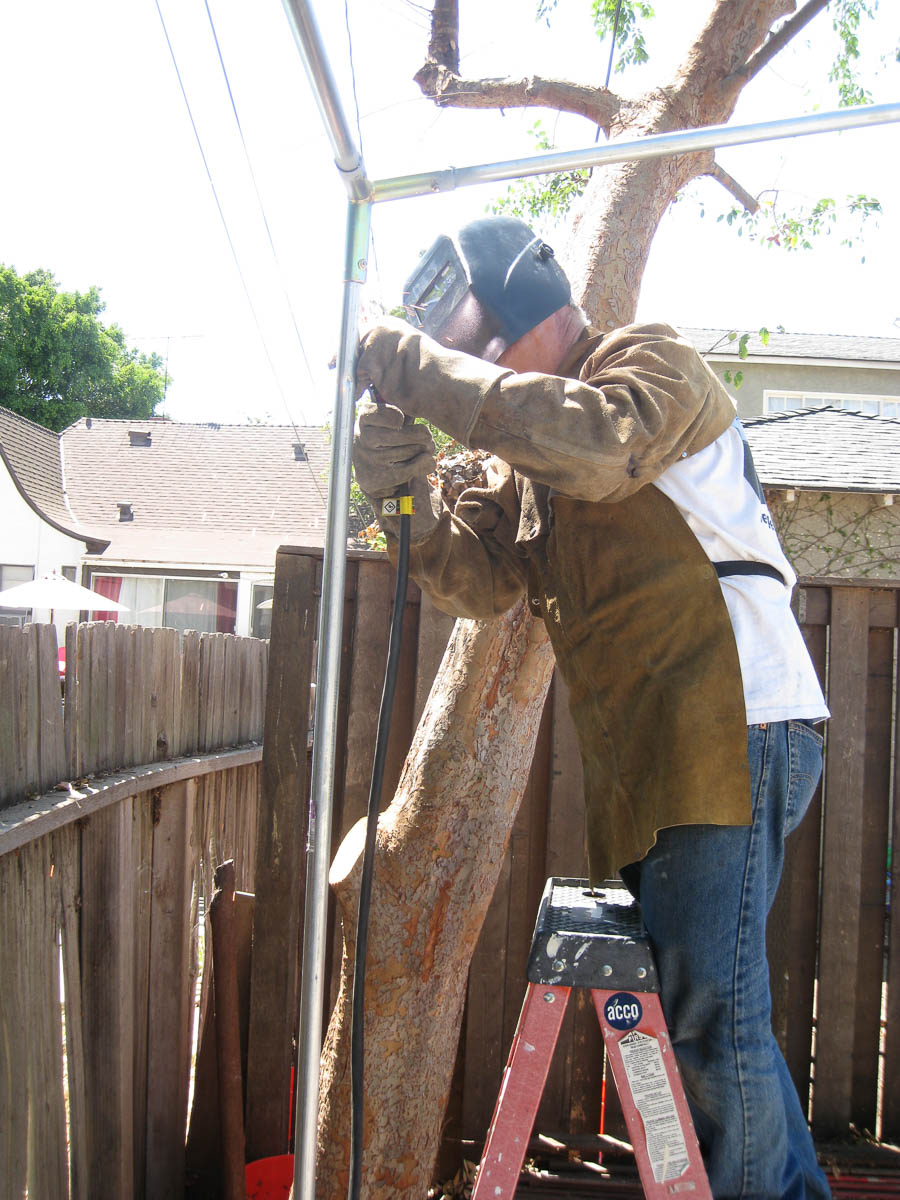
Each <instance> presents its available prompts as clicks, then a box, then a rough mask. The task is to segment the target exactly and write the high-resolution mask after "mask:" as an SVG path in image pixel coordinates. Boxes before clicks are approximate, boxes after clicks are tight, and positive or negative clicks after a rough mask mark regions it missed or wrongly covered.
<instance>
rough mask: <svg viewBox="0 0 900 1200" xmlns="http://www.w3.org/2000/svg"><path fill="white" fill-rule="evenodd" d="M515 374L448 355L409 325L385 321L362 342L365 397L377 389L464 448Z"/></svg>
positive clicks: (359, 364) (360, 378)
mask: <svg viewBox="0 0 900 1200" xmlns="http://www.w3.org/2000/svg"><path fill="white" fill-rule="evenodd" d="M511 374H512V372H511V371H510V370H508V369H506V368H504V367H497V366H494V365H493V364H492V363H488V362H484V361H483V360H482V359H480V358H473V357H472V356H471V355H468V354H460V353H459V352H458V351H455V350H447V349H445V348H444V347H443V346H441V345H440V344H439V343H438V342H436V341H434V339H433V338H430V337H428V336H427V335H426V334H424V333H421V332H419V330H417V329H414V328H413V327H412V325H410V324H408V323H407V322H406V321H400V320H397V319H396V318H393V317H383V318H382V319H381V320H380V321H379V322H378V324H377V325H373V326H371V327H370V328H368V329H366V330H365V331H364V332H363V334H362V337H361V339H360V343H359V352H358V354H357V359H356V379H357V386H358V388H359V392H360V393H361V392H362V391H364V390H365V388H367V387H372V388H374V389H375V390H376V391H377V392H378V393H379V394H380V395H381V396H382V397H383V398H384V399H385V400H386V401H387V402H388V403H389V404H395V405H396V406H397V407H398V408H400V409H402V410H403V412H404V413H406V414H407V415H408V416H412V417H425V418H426V420H428V421H431V423H432V424H433V425H437V427H438V428H439V429H443V430H444V432H445V433H449V434H450V436H451V437H453V438H455V439H456V440H457V441H458V442H462V443H463V445H466V446H471V445H472V440H471V436H470V435H471V432H472V428H473V426H474V424H475V422H476V420H477V418H478V414H479V412H480V411H481V407H482V405H483V403H484V400H485V398H486V396H487V395H488V393H489V392H490V391H491V389H492V388H494V387H495V386H496V385H497V384H498V383H499V382H500V381H501V380H502V379H504V378H505V377H506V376H508V375H511Z"/></svg>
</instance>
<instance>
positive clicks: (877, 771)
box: [852, 593, 894, 1132]
mask: <svg viewBox="0 0 900 1200" xmlns="http://www.w3.org/2000/svg"><path fill="white" fill-rule="evenodd" d="M874 594H875V593H872V595H873V596H874ZM893 659H894V631H893V630H892V629H878V628H870V629H869V680H868V690H867V698H866V748H865V772H864V781H863V828H862V873H861V876H860V892H859V901H860V918H859V961H858V964H857V972H856V987H855V992H856V997H857V1005H856V1028H855V1031H854V1037H853V1102H852V1119H853V1123H854V1125H856V1127H857V1128H858V1129H868V1130H869V1131H871V1132H874V1130H875V1121H876V1107H877V1104H876V1101H877V1093H878V1073H879V1058H878V1052H879V1044H880V1041H881V985H882V975H883V971H884V951H885V945H884V933H885V916H886V911H885V886H886V882H887V870H888V863H889V859H888V834H889V825H890V779H891V740H892V738H891V732H892V731H891V716H892V713H891V707H892V691H893V683H894V680H893V675H894V661H893Z"/></svg>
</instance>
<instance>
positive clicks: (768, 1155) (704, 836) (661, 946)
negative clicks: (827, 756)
mask: <svg viewBox="0 0 900 1200" xmlns="http://www.w3.org/2000/svg"><path fill="white" fill-rule="evenodd" d="M701 736H702V734H701ZM748 753H749V763H750V784H751V789H752V798H753V823H752V824H751V825H749V826H719V825H681V826H677V827H675V828H672V829H663V830H661V831H660V833H659V837H658V840H657V843H656V845H655V846H654V847H653V849H652V850H651V851H650V852H649V854H648V855H647V856H646V858H644V859H642V860H641V862H638V863H633V864H632V865H631V866H629V867H626V868H625V869H624V870H623V871H622V878H623V879H624V880H625V883H626V884H627V886H628V887H629V888H630V890H631V891H632V892H633V893H634V894H635V895H636V896H637V898H638V899H639V900H640V903H641V910H642V912H643V915H644V923H645V925H646V927H647V931H648V933H649V935H650V939H651V941H652V943H653V948H654V952H655V955H656V963H657V968H658V971H659V977H660V986H661V997H660V998H661V1001H662V1006H663V1011H664V1012H665V1015H666V1020H667V1022H668V1026H669V1032H670V1034H671V1037H672V1042H673V1045H674V1048H675V1056H676V1059H677V1061H678V1066H679V1069H680V1071H681V1075H682V1079H683V1082H684V1086H685V1091H686V1092H687V1096H688V1100H689V1103H690V1107H691V1112H692V1114H693V1118H694V1127H695V1129H696V1132H697V1137H698V1140H699V1142H700V1147H701V1150H702V1151H703V1157H704V1159H705V1161H706V1167H707V1172H708V1174H709V1182H710V1187H711V1188H712V1193H713V1196H715V1197H716V1200H725V1198H726V1197H727V1198H731V1197H741V1200H805V1198H807V1197H828V1196H830V1194H831V1193H830V1191H829V1188H828V1183H827V1181H826V1179H825V1176H824V1174H823V1173H822V1171H821V1170H820V1169H819V1167H818V1165H817V1163H816V1155H815V1149H814V1147H813V1143H812V1139H811V1137H810V1134H809V1129H808V1127H807V1123H806V1117H805V1115H804V1110H803V1108H802V1107H801V1105H800V1102H799V1100H798V1098H797V1092H796V1090H795V1088H794V1085H793V1082H792V1081H791V1078H790V1075H789V1074H788V1070H787V1066H786V1064H785V1061H784V1058H783V1056H782V1054H781V1051H780V1050H779V1048H778V1045H777V1043H776V1041H775V1038H774V1036H773V1034H772V1025H771V997H770V994H769V968H768V963H767V961H766V916H767V914H768V912H769V909H770V908H771V906H772V901H773V900H774V898H775V892H776V890H777V888H778V882H779V879H780V878H781V869H782V865H783V862H784V839H785V837H786V836H787V834H789V833H790V832H791V831H792V830H793V829H795V828H796V827H797V826H798V825H799V824H800V821H801V819H802V817H803V815H804V813H805V812H806V809H807V807H808V806H809V802H810V799H811V798H812V795H813V792H814V791H815V787H816V783H817V782H818V779H819V775H820V773H821V770H822V738H821V736H820V735H819V733H818V732H817V731H816V730H815V729H813V727H812V726H811V725H810V724H809V723H808V722H805V721H780V722H771V723H769V724H768V725H752V726H750V728H749V730H748Z"/></svg>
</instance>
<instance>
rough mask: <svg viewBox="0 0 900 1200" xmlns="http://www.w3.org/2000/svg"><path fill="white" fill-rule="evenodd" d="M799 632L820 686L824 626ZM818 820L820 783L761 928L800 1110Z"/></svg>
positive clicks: (811, 985) (806, 1064) (805, 1093)
mask: <svg viewBox="0 0 900 1200" xmlns="http://www.w3.org/2000/svg"><path fill="white" fill-rule="evenodd" d="M803 636H804V640H805V642H806V647H807V650H808V651H809V653H810V657H811V659H812V661H813V665H814V666H815V668H816V671H817V673H818V676H819V680H820V682H821V684H822V687H823V690H824V687H825V683H826V679H825V674H826V671H825V666H826V649H827V630H826V628H825V626H823V625H814V626H807V627H804V629H803ZM821 824H822V785H821V782H820V784H819V787H818V788H817V790H816V794H815V796H814V797H813V799H812V801H811V803H810V806H809V811H808V812H807V814H806V817H805V818H804V820H803V822H802V824H801V825H800V827H799V829H797V830H796V832H795V833H793V834H792V835H791V837H790V838H789V839H788V842H787V845H786V847H785V863H784V872H783V878H782V883H781V887H780V889H779V891H778V894H777V896H776V899H775V904H774V905H773V908H772V912H771V914H770V917H769V924H768V930H767V941H768V953H769V968H770V972H769V973H770V983H771V991H772V1022H773V1028H774V1030H775V1035H776V1037H777V1039H778V1042H779V1045H780V1046H781V1049H782V1052H783V1053H784V1056H785V1060H786V1062H787V1065H788V1070H789V1071H790V1073H791V1078H792V1079H793V1081H794V1086H795V1087H796V1089H797V1094H798V1095H799V1096H800V1100H801V1104H802V1106H803V1110H804V1112H805V1111H806V1109H807V1106H808V1103H809V1087H810V1054H811V1036H810V1031H811V1029H812V1021H813V995H814V990H815V974H816V951H817V939H818V910H819V841H820V835H821Z"/></svg>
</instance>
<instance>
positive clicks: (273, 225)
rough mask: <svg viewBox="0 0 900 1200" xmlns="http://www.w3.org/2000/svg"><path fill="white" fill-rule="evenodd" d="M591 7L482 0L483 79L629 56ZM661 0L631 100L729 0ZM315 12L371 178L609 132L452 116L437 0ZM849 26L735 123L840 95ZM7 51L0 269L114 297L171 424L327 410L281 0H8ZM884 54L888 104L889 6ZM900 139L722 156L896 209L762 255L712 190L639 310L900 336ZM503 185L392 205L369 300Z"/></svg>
mask: <svg viewBox="0 0 900 1200" xmlns="http://www.w3.org/2000/svg"><path fill="white" fill-rule="evenodd" d="M428 7H430V6H428ZM588 7H589V6H588V3H587V0H560V3H559V5H558V15H557V16H556V17H555V18H554V23H553V25H552V26H551V28H550V29H549V30H548V29H547V28H546V27H545V26H544V25H543V24H538V23H536V22H535V21H534V9H535V4H534V0H490V2H488V3H485V0H461V4H460V8H461V36H460V42H461V51H462V59H463V61H462V70H463V72H464V73H465V74H467V75H470V76H474V75H481V74H484V75H503V74H507V73H514V74H521V73H537V74H541V75H545V76H547V75H554V74H558V75H562V76H565V77H568V78H573V79H579V80H583V81H586V82H591V83H596V82H602V80H603V78H604V77H605V72H606V61H607V55H608V51H609V47H608V43H604V42H601V41H600V40H599V39H597V38H596V37H595V36H594V35H593V33H592V32H591V30H590V26H589V23H588V20H587V11H588ZM656 7H657V11H658V17H657V21H656V22H655V23H654V24H655V25H656V31H655V33H652V34H650V36H649V37H648V45H649V48H650V52H651V64H650V66H649V67H645V68H642V69H640V70H636V71H634V72H632V73H631V74H629V75H626V76H625V77H624V80H623V77H622V76H617V75H614V76H613V86H615V87H617V88H620V89H622V90H625V91H627V92H630V93H632V94H636V93H637V92H639V91H642V90H644V89H645V88H647V87H648V86H651V85H652V84H653V83H655V82H659V81H661V80H664V79H665V78H666V77H667V76H668V75H669V74H670V73H671V71H672V69H673V68H674V66H675V65H676V64H677V62H678V61H679V60H680V57H681V55H682V54H683V52H684V49H685V48H686V46H687V45H688V44H690V42H691V40H692V38H693V35H694V34H695V33H696V32H697V30H698V28H699V25H700V23H701V22H702V18H703V14H704V12H705V11H706V10H707V9H708V0H677V2H676V0H658V3H657V5H656ZM316 13H317V18H318V20H319V23H320V26H321V29H322V34H323V38H324V41H325V44H326V49H327V51H328V54H329V57H330V60H331V62H332V67H333V69H334V72H335V75H336V77H337V79H338V82H339V85H340V87H341V89H342V95H343V99H344V103H345V106H346V110H347V112H348V115H350V117H351V120H353V121H355V111H356V110H355V104H354V93H353V80H352V76H351V72H350V69H349V63H350V58H351V52H350V47H351V45H352V61H353V65H354V68H355V79H356V96H357V99H358V104H359V112H360V128H361V133H362V142H363V149H364V153H365V159H366V166H367V168H368V171H369V174H370V176H371V177H373V178H383V177H386V176H391V175H395V174H406V173H410V172H413V171H418V170H423V169H429V168H436V167H444V166H448V165H451V164H452V165H457V166H459V165H466V164H469V163H473V162H489V161H494V160H497V159H505V158H510V157H515V156H518V155H521V154H528V153H532V152H533V149H534V144H533V142H532V141H531V139H530V137H529V133H528V131H529V130H530V129H531V127H532V126H533V124H534V122H535V121H536V120H538V119H540V120H542V121H543V123H544V126H545V128H547V129H548V130H549V131H550V132H551V133H552V134H554V136H555V138H556V141H557V143H558V144H559V145H561V146H565V147H578V146H585V145H588V144H590V143H591V142H592V141H593V134H594V131H593V128H592V127H591V126H589V125H588V124H587V123H586V122H583V121H580V120H576V119H573V118H566V119H559V120H557V118H556V116H555V115H554V114H552V113H547V112H540V111H538V110H529V111H525V112H512V111H510V112H508V113H505V114H500V113H472V112H459V111H455V110H451V109H445V110H441V111H439V110H437V109H436V108H435V107H434V106H433V105H432V104H431V103H429V102H428V101H426V100H425V99H423V98H422V97H421V94H420V92H419V90H418V88H417V86H416V85H415V84H414V83H413V82H412V76H413V74H414V72H415V71H416V70H417V69H418V67H419V66H420V65H421V63H422V61H423V59H424V51H425V46H426V43H427V31H428V17H427V12H426V5H425V4H424V3H423V4H419V3H416V2H414V0H348V5H347V9H346V14H345V7H344V5H343V4H341V3H338V2H336V0H331V2H330V3H325V2H324V0H319V3H318V4H317V5H316ZM160 14H161V16H162V19H161V17H160ZM210 17H211V18H212V20H210ZM163 21H164V22H165V27H166V30H167V32H168V38H169V39H170V42H171V46H172V50H173V51H174V55H175V60H176V62H177V66H178V71H179V73H180V76H181V84H183V87H184V90H185V92H186V95H187V100H188V102H189V104H190V109H191V113H192V116H193V122H194V124H195V125H196V129H197V133H198V134H199V139H200V142H201V143H202V147H203V155H201V152H200V150H199V149H198V145H197V139H196V137H195V134H194V131H193V129H192V124H191V118H190V117H189V115H188V108H187V106H186V104H185V99H184V97H183V95H182V91H181V85H180V84H179V78H178V75H177V74H176V70H175V67H174V66H173V62H172V57H171V55H170V51H169V46H168V44H167V40H166V33H165V32H164V28H163ZM348 24H349V36H348V28H347V26H348ZM830 24H831V22H830V17H829V16H828V14H827V13H826V14H822V15H820V16H819V17H817V18H816V20H815V21H814V22H813V23H812V24H811V25H810V26H809V27H808V33H807V35H806V36H801V38H800V39H799V41H798V44H797V47H796V48H795V49H794V50H792V51H791V52H790V53H789V54H788V55H787V56H782V57H779V58H778V59H777V60H776V61H775V63H774V64H773V66H772V67H771V68H769V69H767V70H766V71H765V72H763V73H762V74H761V75H760V76H759V77H758V79H757V80H755V81H754V82H753V84H751V86H750V87H749V88H748V89H747V90H746V92H745V96H744V97H743V98H742V101H741V105H740V107H739V110H738V113H737V117H736V119H737V120H740V121H752V120H764V119H772V118H776V117H780V116H789V115H795V114H800V113H805V112H812V111H814V110H815V109H817V108H818V109H826V108H834V107H836V106H837V105H836V99H835V97H834V95H833V93H832V92H830V91H829V90H828V88H827V86H826V84H825V76H826V74H827V69H828V63H829V61H830V56H831V53H832V50H833V47H834V35H833V34H832V33H831V28H830ZM213 28H214V29H215V34H216V36H217V38H218V50H217V46H216V40H215V39H214V36H213ZM0 40H2V44H3V46H4V67H3V71H2V72H0V104H2V111H3V112H4V114H5V116H4V121H3V123H2V129H0V144H2V148H3V163H4V167H5V171H4V184H3V187H2V189H0V262H4V263H7V264H10V265H12V266H14V267H15V268H16V269H17V270H19V271H20V272H25V271H28V270H31V269H33V268H36V267H46V268H48V269H49V270H51V271H53V272H54V274H55V275H56V277H57V279H58V280H59V282H60V283H61V285H62V286H63V287H65V288H67V289H81V290H84V289H86V288H88V287H89V286H91V285H96V286H98V287H99V288H100V289H101V291H102V293H103V297H104V299H105V301H106V304H107V311H106V314H105V317H106V319H108V320H111V321H112V320H114V321H117V322H118V323H119V324H120V325H121V326H122V327H123V329H124V330H125V333H126V337H127V339H128V341H129V343H130V344H132V345H135V346H137V347H138V348H139V349H142V350H146V351H149V350H155V351H157V352H158V353H160V354H161V355H163V356H164V357H165V356H166V355H168V364H169V369H170V371H171V374H172V378H173V381H174V382H173V383H172V386H171V388H170V390H169V393H168V396H167V402H166V406H165V411H166V413H167V414H168V415H169V416H171V417H173V418H175V419H179V420H190V421H208V420H218V421H222V422H234V421H243V420H246V419H247V418H248V417H254V418H261V419H264V420H270V421H274V422H278V423H286V422H287V421H288V420H293V421H295V422H297V423H320V422H322V421H324V420H326V419H327V414H328V411H329V410H330V408H331V406H332V404H333V401H334V386H335V381H334V375H333V373H330V372H329V371H328V369H327V363H328V361H329V359H331V357H332V356H333V354H334V352H335V350H336V347H337V325H338V315H339V293H340V286H341V274H342V258H343V237H344V221H345V214H346V199H345V193H344V190H343V187H342V185H341V184H340V182H339V181H338V179H337V177H336V172H335V170H334V167H333V164H332V161H331V155H330V149H329V145H328V142H327V139H326V137H325V135H324V132H323V130H322V125H321V121H320V118H319V115H318V111H317V109H316V107H315V104H314V102H313V99H312V93H311V90H310V87H309V84H308V82H307V79H306V75H305V72H304V70H303V66H302V63H301V59H300V56H299V53H298V52H297V50H296V47H295V46H294V43H293V39H292V36H291V33H290V30H289V27H288V22H287V19H286V17H285V15H284V12H283V9H282V7H281V4H280V3H279V2H278V0H256V2H255V3H253V4H248V3H247V2H246V0H159V7H158V8H157V4H156V0H79V3H77V4H73V3H71V0H7V2H6V3H5V4H3V5H2V6H0ZM863 42H864V46H865V47H866V58H865V80H864V81H865V82H866V83H867V84H868V86H869V87H870V89H871V90H872V92H873V95H874V98H875V100H876V101H880V102H887V101H891V100H898V99H900V87H898V83H900V67H898V65H897V63H896V61H895V59H896V53H897V48H898V45H900V5H897V4H896V3H891V4H887V3H883V4H882V6H881V8H880V9H879V11H878V14H877V17H876V23H875V25H874V26H873V27H872V28H865V27H864V29H863ZM219 51H220V52H221V56H222V60H223V61H224V65H225V69H226V71H227V79H228V84H229V85H230V89H231V95H230V96H229V88H228V86H227V85H226V81H225V75H224V74H223V71H222V66H221V64H220V61H219ZM883 57H886V59H887V65H886V66H884V67H883V66H882V62H881V60H882V58H883ZM232 99H233V102H234V105H235V107H236V109H237V114H238V118H239V120H240V131H239V129H238V125H237V122H236V120H235V115H234V111H233V109H232ZM241 131H242V134H243V144H242V138H241ZM244 144H245V145H246V149H247V155H248V156H249V166H248V158H247V157H246V156H245V150H244ZM898 151H900V126H897V125H893V126H887V127H884V128H881V129H876V130H866V131H858V132H848V133H843V134H836V135H822V136H817V137H814V138H805V139H797V140H793V141H791V142H785V143H780V144H778V145H774V146H773V145H768V146H761V147H748V148H734V149H731V150H728V151H723V152H722V154H721V156H720V159H721V162H722V165H723V166H724V167H725V168H726V169H727V170H729V171H730V172H731V173H732V174H733V175H734V176H736V177H737V178H738V179H739V180H740V182H741V183H742V184H743V185H744V186H745V187H746V188H747V189H748V190H749V191H750V192H752V193H757V192H760V191H761V190H762V189H764V188H767V187H773V186H774V187H777V188H778V189H779V191H780V197H781V200H782V201H783V202H785V203H787V202H788V201H789V200H792V199H801V200H803V199H806V200H811V199H816V198H818V197H820V196H824V195H828V196H833V197H834V198H835V199H836V200H842V199H843V198H844V197H845V196H846V195H847V194H848V193H865V194H869V195H874V196H877V197H878V198H879V199H880V200H881V202H882V204H883V206H884V213H883V216H882V217H881V218H880V221H879V224H878V227H877V228H875V227H870V228H868V230H867V232H866V234H865V237H864V240H863V242H856V243H855V244H854V246H853V247H852V248H850V249H848V248H845V247H841V246H840V245H839V242H840V234H836V235H833V236H832V237H830V238H828V239H823V240H822V241H821V242H820V243H819V244H818V245H817V246H816V249H815V250H814V251H812V252H800V253H794V254H784V253H778V252H777V251H774V250H769V251H767V250H765V249H763V248H762V247H760V246H755V245H748V244H747V242H746V239H738V238H737V237H735V235H734V232H733V231H730V230H727V229H726V228H725V226H724V224H718V223H717V222H716V217H717V216H718V214H719V213H720V212H722V211H724V210H726V209H728V208H729V207H731V203H732V201H731V198H730V197H729V195H727V194H726V193H725V192H724V191H723V190H722V189H721V188H719V187H718V185H715V184H713V183H711V182H704V183H703V184H701V185H698V186H697V188H696V190H695V193H694V198H693V199H690V198H689V199H686V200H685V201H684V202H682V203H679V204H677V205H676V206H675V207H674V209H673V210H672V211H671V213H670V214H669V215H667V217H666V219H665V221H664V223H663V226H662V227H661V229H660V232H659V234H658V235H657V239H656V241H655V243H654V248H653V252H652V254H651V259H650V264H649V266H648V269H647V273H646V276H645V282H644V287H643V290H642V294H641V301H640V307H639V317H641V318H646V319H663V320H668V321H670V322H672V323H674V324H680V325H709V326H716V327H724V326H728V327H731V328H740V329H758V328H759V327H760V326H761V325H767V326H769V327H770V328H775V327H776V326H779V325H783V326H784V327H785V328H786V329H788V330H790V331H792V332H832V333H857V334H862V333H867V334H873V335H880V336H886V337H890V336H895V337H897V336H900V327H898V324H897V322H898V319H900V299H898V296H897V278H898V265H900V263H898V250H897V239H898V231H900V171H898V168H897V163H898V161H900V153H898ZM204 156H205V161H204ZM210 178H211V180H212V185H214V187H215V195H214V193H213V186H211V183H210ZM505 187H506V185H501V186H500V187H499V188H498V187H479V188H474V189H466V190H465V191H461V192H458V193H455V194H452V195H442V196H438V197H425V198H422V199H417V200H410V201H395V202H392V203H389V204H385V205H379V206H376V208H375V213H374V221H373V227H374V256H373V260H372V262H373V266H372V269H371V270H370V281H369V285H368V287H367V297H368V302H369V303H371V304H372V305H377V304H379V303H383V304H384V305H385V306H387V307H391V306H392V305H393V304H395V303H396V302H397V299H398V293H399V289H400V285H401V283H402V280H403V278H404V276H405V275H406V273H407V271H408V269H409V267H410V265H411V264H412V263H413V262H414V261H415V259H416V257H417V255H418V253H419V252H420V251H421V250H422V249H424V248H425V247H426V246H427V245H428V244H429V243H430V242H431V240H432V238H433V236H434V235H435V233H436V232H438V231H440V229H441V228H442V227H452V226H453V225H455V224H457V223H459V222H460V221H463V220H466V219H470V218H471V217H474V216H478V215H481V214H482V213H483V212H484V211H485V208H486V206H487V205H488V204H489V203H490V202H491V199H492V197H493V196H495V195H496V194H497V193H498V191H499V192H503V191H505ZM257 193H258V195H257ZM698 200H699V201H702V203H703V207H704V210H705V214H706V215H705V217H704V218H703V219H702V220H701V219H700V217H699V205H698V203H697V201H698ZM219 207H221V210H222V214H223V215H224V219H225V224H224V225H223V220H222V217H220V214H219ZM225 225H227V233H226V229H225ZM270 237H271V241H272V243H273V244H274V247H275V251H274V253H273V250H272V247H271V246H270V241H269V239H270ZM863 258H864V261H862V260H863Z"/></svg>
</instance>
